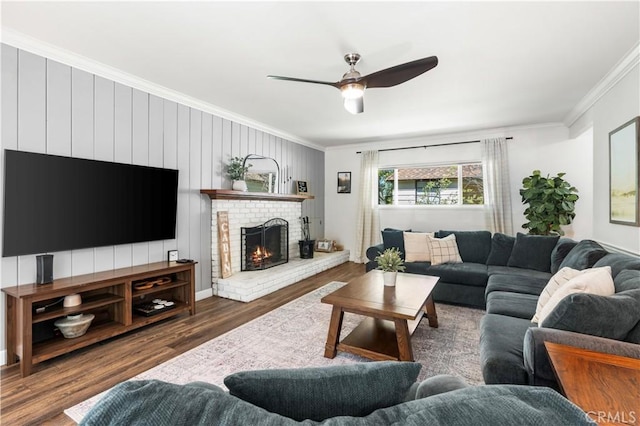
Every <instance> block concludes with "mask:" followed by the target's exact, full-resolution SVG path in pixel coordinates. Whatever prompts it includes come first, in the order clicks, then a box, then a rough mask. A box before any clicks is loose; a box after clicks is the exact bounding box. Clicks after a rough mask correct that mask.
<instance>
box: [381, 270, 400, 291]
mask: <svg viewBox="0 0 640 426" xmlns="http://www.w3.org/2000/svg"><path fill="white" fill-rule="evenodd" d="M397 276H398V272H386V271H385V272H383V273H382V278H383V279H384V285H386V286H389V287H394V286H395V285H396V277H397Z"/></svg>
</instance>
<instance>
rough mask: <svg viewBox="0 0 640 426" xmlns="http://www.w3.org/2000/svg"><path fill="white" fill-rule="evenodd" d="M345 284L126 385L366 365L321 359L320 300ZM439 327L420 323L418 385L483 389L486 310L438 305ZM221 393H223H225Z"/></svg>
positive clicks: (76, 414) (351, 358) (85, 405)
mask: <svg viewBox="0 0 640 426" xmlns="http://www.w3.org/2000/svg"><path fill="white" fill-rule="evenodd" d="M344 284H345V283H342V282H337V281H334V282H331V283H329V284H327V285H325V286H324V287H321V288H319V289H317V290H315V291H313V292H311V293H308V294H306V295H304V296H302V297H300V298H298V299H296V300H294V301H292V302H289V303H288V304H286V305H283V306H281V307H280V308H278V309H275V310H273V311H271V312H268V313H266V314H264V315H262V316H261V317H259V318H256V319H254V320H253V321H251V322H248V323H246V324H244V325H242V326H240V327H238V328H236V329H234V330H231V331H229V332H228V333H225V334H223V335H222V336H219V337H217V338H215V339H212V340H210V341H208V342H206V343H203V344H202V345H200V346H198V347H196V348H194V349H191V350H190V351H188V352H185V353H183V354H182V355H179V356H177V357H175V358H173V359H171V360H169V361H167V362H165V363H163V364H160V365H158V366H156V367H154V368H152V369H150V370H147V371H145V372H144V373H141V374H139V375H137V376H135V377H133V378H132V379H131V380H144V379H158V380H164V381H167V382H171V383H176V384H185V383H189V382H193V381H205V382H209V383H214V384H216V385H218V386H220V387H222V388H225V387H224V384H223V379H224V378H225V377H226V376H228V375H229V374H232V373H235V372H238V371H242V370H256V369H267V368H295V367H310V366H322V365H338V364H350V363H355V362H365V361H369V360H367V359H365V358H361V357H359V356H356V355H351V354H347V353H342V352H338V355H337V356H336V357H335V358H333V359H328V358H325V357H324V345H325V342H326V338H327V330H328V327H329V318H330V316H331V305H327V304H324V303H320V299H321V298H322V297H323V296H325V295H327V294H329V293H331V292H332V291H335V290H336V289H338V288H340V287H342V286H343V285H344ZM436 311H437V313H438V323H439V327H438V328H431V327H429V324H428V321H426V320H424V321H422V322H421V323H420V325H419V326H418V328H417V329H416V331H415V333H414V335H413V337H412V340H411V341H412V345H413V355H414V358H415V360H416V361H417V362H419V363H421V364H422V369H421V371H420V376H419V380H423V379H425V378H427V377H430V376H434V375H436V374H453V375H457V376H460V377H463V378H464V379H465V380H466V381H467V382H468V383H470V384H481V383H483V381H482V372H481V370H480V354H479V333H480V332H479V325H480V319H481V317H482V315H483V314H484V311H482V310H478V309H470V308H463V307H459V306H452V305H445V304H440V303H437V304H436ZM361 319H362V317H359V316H357V315H354V314H348V313H347V314H345V316H344V320H343V327H342V332H341V336H342V337H344V336H346V335H347V334H348V333H349V332H350V331H351V330H353V329H354V328H355V327H356V326H357V325H358V323H359V322H360V321H361ZM225 389H226V388H225ZM103 394H104V392H103V393H101V394H99V395H96V396H94V397H92V398H90V399H88V400H86V401H83V402H81V403H80V404H78V405H75V406H73V407H71V408H69V409H67V410H65V414H67V415H68V416H69V417H71V418H72V419H73V420H75V421H76V422H80V420H82V418H83V417H84V415H85V414H86V413H87V412H88V411H89V410H90V409H91V407H93V405H94V404H95V403H96V402H97V401H98V400H99V399H100V397H102V395H103Z"/></svg>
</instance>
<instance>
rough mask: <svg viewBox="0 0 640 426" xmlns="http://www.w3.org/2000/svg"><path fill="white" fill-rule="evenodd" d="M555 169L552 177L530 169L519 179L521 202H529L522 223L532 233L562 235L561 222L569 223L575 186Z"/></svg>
mask: <svg viewBox="0 0 640 426" xmlns="http://www.w3.org/2000/svg"><path fill="white" fill-rule="evenodd" d="M565 174H566V173H558V175H557V176H556V177H554V178H550V177H549V175H547V177H544V176H541V174H540V170H534V171H533V174H532V175H531V176H528V177H526V178H524V179H523V180H522V186H523V187H522V189H521V190H520V195H521V196H522V203H523V204H527V203H528V204H529V207H527V209H526V210H525V211H524V215H525V217H526V218H527V220H528V221H529V222H527V223H525V224H524V225H522V227H523V228H524V229H528V230H529V234H532V235H564V231H563V230H562V228H561V227H562V226H565V225H569V224H570V223H571V222H572V221H573V218H574V217H575V216H576V213H575V203H576V201H578V198H580V197H578V195H577V194H576V192H578V190H577V189H576V188H574V187H573V186H571V184H570V183H569V182H567V181H566V180H564V179H563V178H562V177H563V176H564V175H565Z"/></svg>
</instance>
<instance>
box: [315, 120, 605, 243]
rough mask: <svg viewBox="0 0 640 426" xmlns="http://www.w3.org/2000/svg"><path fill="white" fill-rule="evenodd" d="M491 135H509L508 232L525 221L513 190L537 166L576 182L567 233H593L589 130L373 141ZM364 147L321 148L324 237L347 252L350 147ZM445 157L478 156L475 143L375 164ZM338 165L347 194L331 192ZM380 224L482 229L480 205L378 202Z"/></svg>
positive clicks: (351, 219)
mask: <svg viewBox="0 0 640 426" xmlns="http://www.w3.org/2000/svg"><path fill="white" fill-rule="evenodd" d="M497 136H511V137H513V139H512V140H510V141H508V144H509V145H508V146H509V162H510V183H511V187H512V209H513V215H512V217H513V226H514V232H518V231H522V228H521V226H522V224H523V223H524V222H525V218H524V215H523V212H524V205H523V204H522V202H521V198H520V194H519V192H518V191H519V189H520V187H521V185H522V179H523V178H524V177H525V176H528V175H530V174H531V172H532V171H533V170H535V169H539V170H540V171H541V172H543V173H545V174H547V173H548V174H551V175H555V174H556V173H558V172H565V173H566V176H565V179H567V180H568V181H569V182H570V183H571V184H572V185H574V186H575V187H577V188H578V190H579V191H580V197H581V198H580V200H579V201H578V204H577V205H576V219H575V221H574V223H573V225H572V226H571V227H570V229H568V230H567V233H568V235H570V236H572V237H573V238H578V239H582V238H591V237H592V235H593V230H592V224H593V214H592V210H593V209H592V203H593V195H592V181H593V178H592V176H593V170H592V169H591V168H590V167H585V164H587V165H590V164H591V163H592V143H591V137H590V132H589V131H587V132H585V133H583V134H581V135H580V136H578V137H577V138H575V139H570V138H569V131H568V129H567V128H566V127H565V126H564V125H562V124H550V125H540V126H532V127H521V128H510V129H494V130H487V131H480V132H473V133H459V134H451V135H443V136H437V137H431V138H424V139H412V140H407V141H393V142H391V141H390V142H388V143H382V144H380V145H376V146H375V148H376V149H384V148H398V147H403V146H404V147H407V146H422V145H435V144H440V143H448V142H461V141H468V140H478V139H483V138H488V137H497ZM367 149H373V147H371V146H367V145H353V146H346V147H337V148H329V149H327V151H326V153H325V170H326V173H325V174H326V176H327V177H328V178H327V182H326V189H325V197H326V206H327V209H326V213H325V220H326V222H325V237H326V238H329V239H335V240H337V241H339V242H341V243H343V244H345V246H346V247H347V248H349V249H351V252H352V253H354V248H355V235H356V234H355V225H354V224H355V217H356V214H357V203H358V194H359V185H360V176H359V174H360V155H359V154H356V151H362V150H367ZM449 161H480V146H479V144H465V145H453V146H447V147H431V148H426V149H423V148H420V149H412V150H398V151H391V152H381V153H380V160H379V165H380V166H381V167H384V166H394V165H395V166H400V165H404V166H407V165H418V164H429V163H446V162H449ZM343 171H351V173H352V193H351V194H337V193H336V192H337V191H336V186H337V177H336V176H337V172H343ZM380 227H381V228H385V227H394V228H400V229H408V228H411V229H413V230H421V231H435V230H438V229H455V230H477V229H487V226H486V224H485V217H484V213H483V211H482V209H481V208H478V207H469V208H462V207H448V206H447V207H445V206H420V207H408V206H402V207H401V206H398V207H390V206H385V207H383V208H380Z"/></svg>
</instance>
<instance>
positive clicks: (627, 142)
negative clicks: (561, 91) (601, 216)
mask: <svg viewBox="0 0 640 426" xmlns="http://www.w3.org/2000/svg"><path fill="white" fill-rule="evenodd" d="M638 127H640V117H636V118H634V119H632V120H630V121H628V122H626V123H624V124H623V125H622V126H620V127H618V128H617V129H615V130H613V131H612V132H610V133H609V222H610V223H616V224H619V225H629V226H640V198H639V197H638V185H639V184H640V182H639V180H640V177H639V176H638V171H639V170H638V167H639V166H638V163H640V137H639V136H638Z"/></svg>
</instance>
